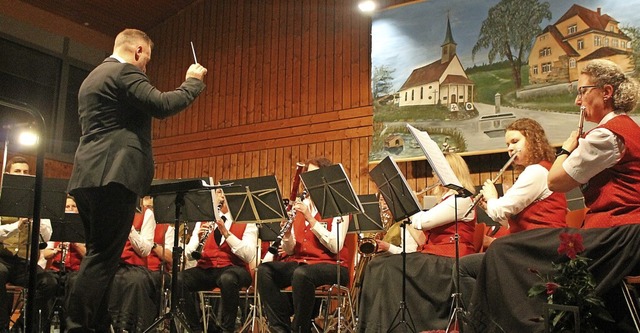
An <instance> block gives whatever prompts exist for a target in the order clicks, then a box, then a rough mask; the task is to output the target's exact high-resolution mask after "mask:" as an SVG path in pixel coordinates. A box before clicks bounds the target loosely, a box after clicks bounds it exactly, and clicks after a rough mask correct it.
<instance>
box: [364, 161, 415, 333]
mask: <svg viewBox="0 0 640 333" xmlns="http://www.w3.org/2000/svg"><path fill="white" fill-rule="evenodd" d="M369 174H370V175H371V179H372V180H373V182H374V183H376V186H377V187H378V190H379V191H380V193H381V194H382V196H383V197H384V200H385V201H386V202H387V206H388V207H389V210H390V211H391V215H393V218H394V220H395V221H396V222H400V221H403V220H404V223H402V236H403V237H404V239H405V240H406V238H407V224H410V223H411V221H410V220H409V217H410V216H412V215H414V214H416V213H418V212H420V211H421V209H420V203H419V202H418V199H417V198H416V196H415V194H414V192H413V191H412V190H411V189H410V188H409V185H408V184H407V180H406V179H405V178H404V175H403V174H402V172H400V168H398V165H397V164H396V162H395V161H394V160H393V158H391V156H387V157H386V158H385V159H383V160H382V161H381V162H380V164H378V165H376V166H375V167H374V168H373V169H371V171H370V172H369ZM406 243H407V242H406V241H403V242H402V299H401V300H400V308H399V309H398V312H396V315H395V317H394V318H393V321H392V322H391V326H390V327H389V330H387V332H392V331H393V330H395V329H396V328H398V327H400V325H404V326H405V327H407V328H408V329H409V330H411V331H412V332H416V327H415V325H414V323H413V319H412V318H411V313H410V312H409V308H407V303H406V300H407V298H406V297H407V294H406V279H407V274H406V272H407V251H406ZM407 316H408V317H409V322H407ZM398 319H399V321H398V323H397V324H395V325H394V323H395V322H396V320H398Z"/></svg>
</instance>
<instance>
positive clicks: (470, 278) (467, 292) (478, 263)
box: [452, 253, 484, 308]
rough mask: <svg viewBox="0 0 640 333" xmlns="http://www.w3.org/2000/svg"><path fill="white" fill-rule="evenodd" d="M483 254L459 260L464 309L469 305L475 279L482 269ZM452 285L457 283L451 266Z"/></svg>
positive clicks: (454, 271)
mask: <svg viewBox="0 0 640 333" xmlns="http://www.w3.org/2000/svg"><path fill="white" fill-rule="evenodd" d="M483 258H484V253H474V254H469V255H466V256H464V257H461V258H460V289H459V292H460V294H461V295H462V303H463V304H464V306H465V308H466V307H467V306H469V305H471V295H473V289H474V288H475V285H476V279H477V278H478V274H479V273H480V270H481V268H482V259H483ZM452 272H453V283H457V277H456V267H455V265H454V266H453V271H452Z"/></svg>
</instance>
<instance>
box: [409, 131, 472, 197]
mask: <svg viewBox="0 0 640 333" xmlns="http://www.w3.org/2000/svg"><path fill="white" fill-rule="evenodd" d="M407 128H408V129H409V132H411V134H412V135H413V137H414V138H415V139H416V141H417V142H418V145H420V148H422V152H423V153H424V156H426V157H427V160H428V161H429V164H430V165H431V168H432V169H433V172H434V173H435V174H436V176H437V177H438V179H439V180H440V183H441V184H442V185H443V186H444V187H447V188H451V187H455V188H462V184H461V183H460V180H458V177H457V176H456V175H455V173H453V169H451V166H450V165H449V162H447V159H446V158H445V157H444V154H443V153H442V150H440V147H439V146H438V144H437V143H436V142H435V141H433V139H431V137H430V136H429V133H427V132H425V131H420V130H418V129H417V128H415V127H413V126H411V125H409V124H407Z"/></svg>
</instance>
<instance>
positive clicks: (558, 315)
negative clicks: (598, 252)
mask: <svg viewBox="0 0 640 333" xmlns="http://www.w3.org/2000/svg"><path fill="white" fill-rule="evenodd" d="M563 236H564V237H565V239H563V240H562V242H561V245H560V247H559V248H558V253H566V254H567V256H568V257H569V258H570V259H569V261H566V262H562V263H557V264H556V263H552V267H553V271H554V272H555V273H553V275H552V276H550V277H549V276H544V275H542V274H541V273H540V272H537V271H535V270H532V271H533V272H534V273H535V274H536V275H537V276H538V277H539V278H540V281H541V282H539V283H537V284H535V285H534V286H533V287H531V289H529V292H528V295H529V297H536V296H538V295H545V296H546V299H547V303H549V304H560V305H569V306H576V307H578V309H579V315H580V331H581V332H603V330H602V329H601V328H599V326H600V327H601V326H602V323H603V322H604V321H608V322H613V318H612V317H611V315H610V314H609V312H607V310H606V308H605V305H604V302H603V301H602V299H601V298H600V297H599V296H598V295H596V292H595V289H596V280H595V278H594V276H593V274H591V272H590V271H589V261H591V259H589V258H586V257H582V256H579V255H577V254H576V253H579V252H581V251H583V250H584V248H583V247H582V238H581V237H577V238H574V237H571V236H572V235H568V234H566V233H564V234H563V235H561V239H562V237H563ZM574 236H580V235H579V234H574ZM568 314H569V312H568V311H567V310H559V309H553V308H552V309H550V310H549V316H550V317H549V322H550V332H557V333H561V332H573V331H575V328H574V319H573V318H572V316H570V315H568Z"/></svg>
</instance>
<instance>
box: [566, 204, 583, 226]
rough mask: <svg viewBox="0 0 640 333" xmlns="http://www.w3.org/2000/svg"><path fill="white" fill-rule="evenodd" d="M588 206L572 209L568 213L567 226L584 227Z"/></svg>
mask: <svg viewBox="0 0 640 333" xmlns="http://www.w3.org/2000/svg"><path fill="white" fill-rule="evenodd" d="M586 215H587V208H581V209H576V210H572V211H570V212H568V213H567V226H568V227H570V228H582V223H583V222H584V217H585V216H586Z"/></svg>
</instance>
